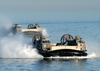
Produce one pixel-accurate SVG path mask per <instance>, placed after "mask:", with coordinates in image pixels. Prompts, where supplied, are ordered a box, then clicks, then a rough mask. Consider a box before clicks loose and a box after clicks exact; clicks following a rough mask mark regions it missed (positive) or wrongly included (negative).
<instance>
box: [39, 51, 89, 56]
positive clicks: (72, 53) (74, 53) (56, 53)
mask: <svg viewBox="0 0 100 71" xmlns="http://www.w3.org/2000/svg"><path fill="white" fill-rule="evenodd" d="M39 53H40V54H41V55H43V56H44V57H50V56H87V53H85V51H77V50H68V49H66V50H55V51H50V52H44V51H40V52H39Z"/></svg>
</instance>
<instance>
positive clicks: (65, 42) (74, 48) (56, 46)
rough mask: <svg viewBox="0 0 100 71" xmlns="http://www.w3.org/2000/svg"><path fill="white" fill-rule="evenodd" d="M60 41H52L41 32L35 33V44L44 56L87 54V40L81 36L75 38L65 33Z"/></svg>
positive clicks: (33, 40)
mask: <svg viewBox="0 0 100 71" xmlns="http://www.w3.org/2000/svg"><path fill="white" fill-rule="evenodd" d="M60 41H61V42H60V43H51V42H50V40H49V39H46V38H45V36H43V35H41V34H38V35H35V36H34V37H33V39H32V42H33V46H34V47H36V48H37V49H38V52H39V53H40V54H41V55H43V56H44V57H50V56H87V53H86V51H87V50H86V44H85V41H83V40H82V38H81V37H80V36H76V37H75V39H74V38H73V36H71V35H70V34H65V35H63V36H62V37H61V40H60Z"/></svg>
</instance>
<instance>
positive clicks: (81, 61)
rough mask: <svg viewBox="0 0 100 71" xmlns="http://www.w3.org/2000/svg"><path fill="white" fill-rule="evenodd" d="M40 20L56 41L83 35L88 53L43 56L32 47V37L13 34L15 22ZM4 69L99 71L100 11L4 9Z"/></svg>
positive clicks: (0, 20)
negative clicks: (67, 36) (10, 10)
mask: <svg viewBox="0 0 100 71" xmlns="http://www.w3.org/2000/svg"><path fill="white" fill-rule="evenodd" d="M15 23H17V24H21V25H22V28H27V25H28V24H35V23H38V24H39V25H40V26H41V27H42V29H43V30H45V31H46V32H43V33H45V34H48V35H49V36H51V37H50V40H51V42H52V43H57V42H60V39H61V36H63V35H64V34H71V35H72V36H73V37H75V36H76V35H79V36H81V37H82V39H83V40H84V41H85V42H86V46H87V47H86V49H87V53H88V56H87V57H50V58H43V57H42V56H41V55H39V54H38V51H37V50H36V49H35V48H34V49H33V48H32V39H31V38H24V37H23V36H22V35H16V36H14V35H12V33H11V30H10V27H11V26H12V24H15ZM0 25H1V26H0V71H6V70H7V71H20V70H25V71H32V70H33V71H40V70H42V71H47V70H48V71H61V70H62V71H99V70H100V67H99V66H100V55H99V54H100V50H99V49H100V48H99V47H100V33H99V32H100V28H99V27H100V13H99V12H0Z"/></svg>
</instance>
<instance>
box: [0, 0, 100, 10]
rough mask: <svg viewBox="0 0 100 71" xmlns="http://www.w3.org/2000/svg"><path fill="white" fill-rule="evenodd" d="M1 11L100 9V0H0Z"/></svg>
mask: <svg viewBox="0 0 100 71" xmlns="http://www.w3.org/2000/svg"><path fill="white" fill-rule="evenodd" d="M0 11H100V0H0Z"/></svg>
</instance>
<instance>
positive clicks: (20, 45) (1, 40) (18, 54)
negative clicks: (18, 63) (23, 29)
mask: <svg viewBox="0 0 100 71" xmlns="http://www.w3.org/2000/svg"><path fill="white" fill-rule="evenodd" d="M11 26H12V23H11V22H10V21H9V20H6V22H4V19H1V20H0V31H1V32H0V58H42V56H41V55H39V54H38V51H37V50H36V49H35V48H33V46H32V44H31V45H29V44H28V43H26V41H27V39H26V40H25V39H24V38H23V36H22V35H12V32H11ZM30 42H31V40H30Z"/></svg>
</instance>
